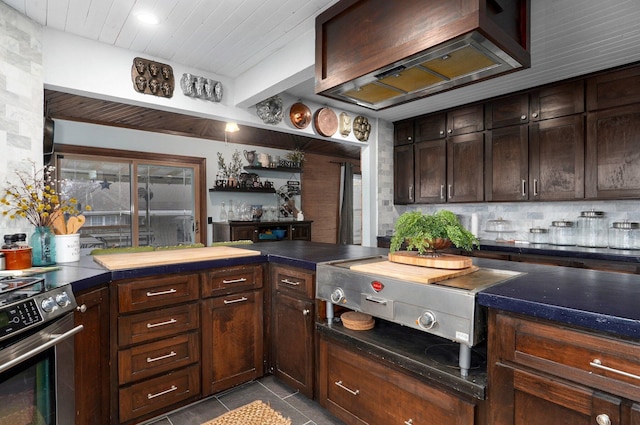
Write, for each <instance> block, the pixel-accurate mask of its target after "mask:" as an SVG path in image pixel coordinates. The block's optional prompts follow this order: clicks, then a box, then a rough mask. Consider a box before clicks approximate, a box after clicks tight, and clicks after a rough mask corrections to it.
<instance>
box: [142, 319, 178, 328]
mask: <svg viewBox="0 0 640 425" xmlns="http://www.w3.org/2000/svg"><path fill="white" fill-rule="evenodd" d="M176 322H177V320H176V319H171V320H167V321H166V322H160V323H147V329H151V328H157V327H158V326H164V325H173V324H174V323H176Z"/></svg>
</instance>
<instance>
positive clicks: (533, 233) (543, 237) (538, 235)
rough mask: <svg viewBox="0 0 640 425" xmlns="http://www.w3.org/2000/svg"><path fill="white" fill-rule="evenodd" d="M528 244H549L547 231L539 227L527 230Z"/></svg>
mask: <svg viewBox="0 0 640 425" xmlns="http://www.w3.org/2000/svg"><path fill="white" fill-rule="evenodd" d="M529 242H530V243H535V244H545V243H549V230H547V229H543V228H541V227H533V228H531V229H529Z"/></svg>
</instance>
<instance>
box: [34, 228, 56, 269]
mask: <svg viewBox="0 0 640 425" xmlns="http://www.w3.org/2000/svg"><path fill="white" fill-rule="evenodd" d="M29 245H30V246H31V249H32V251H31V255H32V264H33V265H34V266H50V265H53V264H55V263H56V238H55V237H54V234H53V232H52V231H51V227H49V226H37V227H36V229H35V232H33V235H31V238H30V239H29Z"/></svg>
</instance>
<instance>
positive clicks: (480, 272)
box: [316, 256, 521, 376]
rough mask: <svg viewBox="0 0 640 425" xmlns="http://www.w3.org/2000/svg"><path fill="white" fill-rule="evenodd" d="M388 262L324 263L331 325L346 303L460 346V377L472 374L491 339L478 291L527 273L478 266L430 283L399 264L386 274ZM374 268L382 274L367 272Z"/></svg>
mask: <svg viewBox="0 0 640 425" xmlns="http://www.w3.org/2000/svg"><path fill="white" fill-rule="evenodd" d="M386 260H387V259H386V258H385V257H382V256H376V257H368V258H362V259H358V260H346V261H333V262H327V263H321V264H318V266H317V270H316V297H317V298H318V299H321V300H324V301H327V316H328V320H329V322H330V323H331V322H332V321H333V305H340V306H343V307H346V308H348V309H351V310H355V311H360V312H363V313H367V314H370V315H372V316H374V317H378V318H381V319H385V320H388V321H390V322H394V323H398V324H401V325H404V326H409V327H411V328H415V329H419V330H422V331H425V332H428V333H431V334H434V335H438V336H440V337H442V338H446V339H449V340H451V341H455V342H458V343H460V355H459V361H458V362H459V365H460V373H461V374H462V375H463V376H467V375H468V372H469V367H470V363H471V347H473V346H474V345H476V344H478V343H479V342H482V341H483V340H484V339H485V338H486V325H487V321H486V314H485V312H484V310H483V309H482V308H480V306H479V305H478V304H477V302H476V295H477V293H478V292H479V291H481V290H482V289H486V288H488V287H489V286H491V285H495V284H497V283H501V282H504V281H506V280H508V279H511V278H514V277H516V276H518V275H521V273H518V272H512V271H505V270H496V269H486V268H477V267H474V268H473V271H471V272H468V273H467V274H464V275H462V276H458V277H453V278H449V279H446V280H440V281H437V282H434V283H424V281H423V280H422V279H419V278H413V277H409V278H406V276H408V275H416V274H417V275H418V276H419V274H420V267H419V266H411V265H399V266H394V268H390V269H389V272H386V271H385V269H384V267H382V266H383V265H384V263H385V262H387V261H386ZM368 266H372V267H368ZM397 267H408V268H409V269H406V270H407V271H408V272H411V273H407V274H406V275H405V274H402V273H397V270H398V268H397ZM369 268H370V269H372V270H382V272H380V273H374V272H368V271H362V269H365V270H367V269H369ZM416 268H417V269H416ZM356 269H358V270H356ZM399 270H402V269H399ZM399 275H402V276H405V278H402V279H401V278H398V276H399Z"/></svg>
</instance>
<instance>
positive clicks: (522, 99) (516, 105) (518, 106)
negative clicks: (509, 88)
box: [485, 93, 529, 129]
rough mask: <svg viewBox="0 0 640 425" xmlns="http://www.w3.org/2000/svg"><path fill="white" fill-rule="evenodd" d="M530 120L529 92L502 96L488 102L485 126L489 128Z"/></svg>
mask: <svg viewBox="0 0 640 425" xmlns="http://www.w3.org/2000/svg"><path fill="white" fill-rule="evenodd" d="M528 122H529V95H528V94H527V93H523V94H517V95H513V96H507V97H502V98H500V99H496V100H494V101H492V102H489V103H487V109H486V115H485V124H486V125H485V127H486V128H487V129H492V128H498V127H506V126H508V125H517V124H527V123H528Z"/></svg>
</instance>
